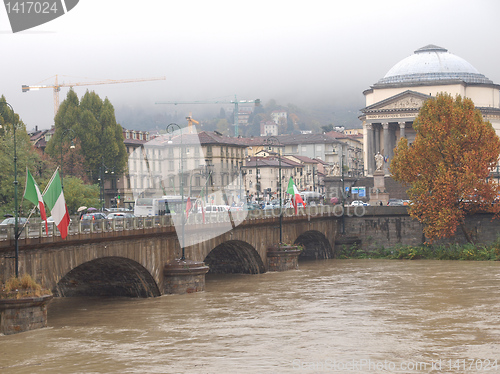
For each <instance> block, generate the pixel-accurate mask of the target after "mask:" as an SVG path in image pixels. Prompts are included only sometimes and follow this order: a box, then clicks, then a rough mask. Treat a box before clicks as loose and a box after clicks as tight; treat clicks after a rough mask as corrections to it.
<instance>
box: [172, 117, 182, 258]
mask: <svg viewBox="0 0 500 374" xmlns="http://www.w3.org/2000/svg"><path fill="white" fill-rule="evenodd" d="M174 127H177V128H178V129H179V132H180V133H181V135H180V139H181V148H180V164H181V165H180V192H181V207H182V208H181V222H182V231H181V240H180V245H181V251H182V256H181V261H185V260H186V254H185V249H184V225H185V224H186V217H185V213H184V167H183V146H182V129H181V127H180V126H179V125H178V124H176V123H171V124H169V125H168V126H167V133H168V134H172V133H173V132H174V131H175V129H174ZM169 143H170V144H172V139H170V140H169Z"/></svg>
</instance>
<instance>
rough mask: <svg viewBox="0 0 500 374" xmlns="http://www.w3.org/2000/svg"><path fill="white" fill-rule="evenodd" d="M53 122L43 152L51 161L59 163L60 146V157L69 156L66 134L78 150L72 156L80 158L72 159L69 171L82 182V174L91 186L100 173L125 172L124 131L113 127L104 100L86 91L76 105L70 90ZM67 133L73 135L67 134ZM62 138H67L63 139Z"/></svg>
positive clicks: (111, 111)
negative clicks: (49, 136)
mask: <svg viewBox="0 0 500 374" xmlns="http://www.w3.org/2000/svg"><path fill="white" fill-rule="evenodd" d="M54 122H55V133H54V136H53V137H52V138H51V139H50V140H49V142H48V143H47V148H46V152H47V153H48V154H50V155H51V156H52V158H53V159H54V160H57V159H60V152H61V146H62V147H63V153H65V152H64V150H66V152H68V150H69V142H70V140H71V139H69V134H73V133H74V134H76V139H75V140H76V143H77V148H76V149H75V150H74V151H73V152H75V154H79V155H80V156H81V158H80V160H78V158H76V159H75V158H73V160H72V168H73V169H74V170H75V171H80V172H81V173H82V174H78V173H76V174H75V175H77V176H79V177H80V178H82V179H84V180H85V174H87V175H90V176H91V178H90V179H91V180H92V182H94V183H97V181H98V178H99V176H100V175H101V173H102V171H103V169H106V170H113V171H114V173H115V174H121V173H123V172H124V171H125V168H126V166H127V151H126V149H125V144H124V143H123V129H122V127H121V126H120V125H119V124H118V123H116V118H115V110H114V108H113V105H111V102H110V101H109V100H108V99H107V98H106V99H104V100H101V98H100V97H99V96H98V95H97V94H96V93H95V92H89V91H87V92H86V93H85V95H84V96H83V97H82V99H81V101H79V100H78V97H77V95H76V93H75V92H74V91H73V90H70V91H69V92H68V95H67V97H66V100H64V102H63V103H62V104H61V106H60V107H59V111H58V112H57V115H56V117H55V119H54ZM68 129H71V130H72V131H70V132H67V130H68ZM63 134H66V135H65V136H64V138H63ZM63 162H64V160H63ZM58 164H59V162H58Z"/></svg>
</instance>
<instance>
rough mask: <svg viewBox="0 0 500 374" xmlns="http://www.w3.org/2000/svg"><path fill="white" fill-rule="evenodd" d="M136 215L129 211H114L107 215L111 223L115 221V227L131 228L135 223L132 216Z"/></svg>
mask: <svg viewBox="0 0 500 374" xmlns="http://www.w3.org/2000/svg"><path fill="white" fill-rule="evenodd" d="M134 217H135V216H134V215H133V214H132V213H127V212H113V213H109V214H108V216H107V217H106V218H107V220H108V222H109V223H110V225H112V224H113V221H115V227H125V228H131V227H132V225H133V222H132V218H134Z"/></svg>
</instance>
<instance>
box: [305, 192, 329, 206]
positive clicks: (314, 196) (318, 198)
mask: <svg viewBox="0 0 500 374" xmlns="http://www.w3.org/2000/svg"><path fill="white" fill-rule="evenodd" d="M300 197H301V198H302V200H304V203H305V204H306V206H311V205H321V204H323V195H321V194H320V193H319V192H316V191H302V192H300Z"/></svg>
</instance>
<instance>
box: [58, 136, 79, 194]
mask: <svg viewBox="0 0 500 374" xmlns="http://www.w3.org/2000/svg"><path fill="white" fill-rule="evenodd" d="M69 132H72V133H73V135H74V136H76V133H75V131H74V130H73V129H66V130H64V131H63V133H62V135H61V189H62V190H64V178H63V144H64V137H65V136H66V134H68V133H69ZM69 148H70V149H75V143H73V139H71V145H70V146H69Z"/></svg>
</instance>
